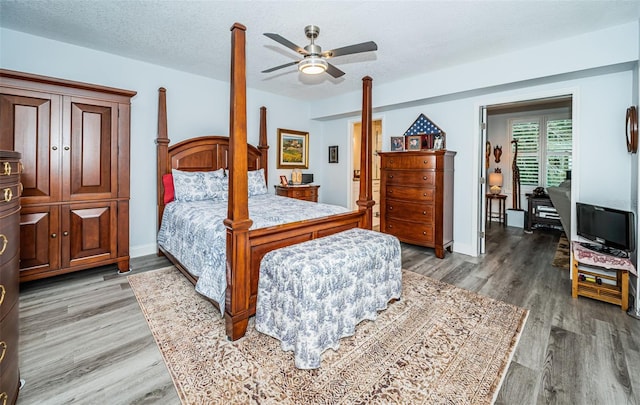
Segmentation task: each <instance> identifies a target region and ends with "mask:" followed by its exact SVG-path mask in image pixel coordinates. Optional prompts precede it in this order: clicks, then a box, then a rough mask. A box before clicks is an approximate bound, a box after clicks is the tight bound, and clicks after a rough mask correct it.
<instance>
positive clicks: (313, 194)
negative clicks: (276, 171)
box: [274, 184, 320, 202]
mask: <svg viewBox="0 0 640 405" xmlns="http://www.w3.org/2000/svg"><path fill="white" fill-rule="evenodd" d="M274 187H275V188H276V195H279V196H282V197H289V198H297V199H298V200H306V201H312V202H318V189H319V188H320V186H316V185H309V184H305V185H300V186H287V187H283V186H274Z"/></svg>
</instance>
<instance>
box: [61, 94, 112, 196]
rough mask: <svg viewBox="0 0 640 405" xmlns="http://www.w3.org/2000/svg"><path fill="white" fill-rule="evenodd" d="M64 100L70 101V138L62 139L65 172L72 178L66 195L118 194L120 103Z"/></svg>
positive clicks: (65, 192)
mask: <svg viewBox="0 0 640 405" xmlns="http://www.w3.org/2000/svg"><path fill="white" fill-rule="evenodd" d="M96 104H97V103H96V102H95V100H93V101H92V103H91V104H88V103H82V102H77V101H76V99H72V100H70V101H69V104H67V103H66V102H65V107H66V106H67V105H68V108H69V111H70V113H69V114H65V117H69V120H70V121H69V123H68V125H69V131H68V132H67V131H65V133H68V134H69V136H70V138H69V139H68V140H67V139H65V140H64V142H63V144H64V145H63V149H64V153H66V154H68V156H65V157H66V159H65V169H64V173H65V174H67V173H68V176H69V177H68V178H69V182H68V183H67V184H65V185H64V195H65V196H67V197H68V199H70V200H76V201H77V200H85V199H100V198H111V197H116V196H117V188H116V184H117V181H116V180H117V179H116V174H117V130H118V125H117V114H118V108H117V105H114V104H111V103H105V105H96Z"/></svg>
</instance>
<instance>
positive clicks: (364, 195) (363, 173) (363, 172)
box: [356, 76, 375, 229]
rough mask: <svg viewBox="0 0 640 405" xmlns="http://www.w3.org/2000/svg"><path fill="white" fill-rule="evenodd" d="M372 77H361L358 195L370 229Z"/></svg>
mask: <svg viewBox="0 0 640 405" xmlns="http://www.w3.org/2000/svg"><path fill="white" fill-rule="evenodd" d="M372 81H373V79H372V78H371V77H369V76H365V77H363V78H362V125H361V128H362V133H361V140H360V142H361V143H360V195H359V197H358V201H356V204H358V207H359V209H360V210H366V211H367V213H366V214H365V216H364V221H365V222H364V224H363V226H362V227H363V228H364V229H371V227H372V224H373V214H372V212H373V210H372V208H371V207H373V206H374V205H375V201H374V200H373V193H372V190H371V174H372V173H371V156H372V153H373V148H372V144H371V130H372V127H373V123H372V118H371V87H372V86H371V84H372Z"/></svg>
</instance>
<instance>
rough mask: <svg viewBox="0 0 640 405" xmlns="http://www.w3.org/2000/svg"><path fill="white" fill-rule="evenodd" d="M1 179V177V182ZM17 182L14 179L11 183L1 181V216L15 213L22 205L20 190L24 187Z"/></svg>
mask: <svg viewBox="0 0 640 405" xmlns="http://www.w3.org/2000/svg"><path fill="white" fill-rule="evenodd" d="M11 177H14V176H11ZM1 179H2V178H1V177H0V180H1ZM16 180H17V179H12V181H11V182H2V181H0V215H3V213H5V212H10V211H14V210H15V208H16V207H17V206H18V205H19V204H20V190H21V188H22V185H21V184H20V183H18V182H17V181H16Z"/></svg>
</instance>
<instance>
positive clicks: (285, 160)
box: [277, 128, 309, 169]
mask: <svg viewBox="0 0 640 405" xmlns="http://www.w3.org/2000/svg"><path fill="white" fill-rule="evenodd" d="M277 168H278V169H308V168H309V133H308V132H302V131H294V130H292V129H282V128H278V164H277Z"/></svg>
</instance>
